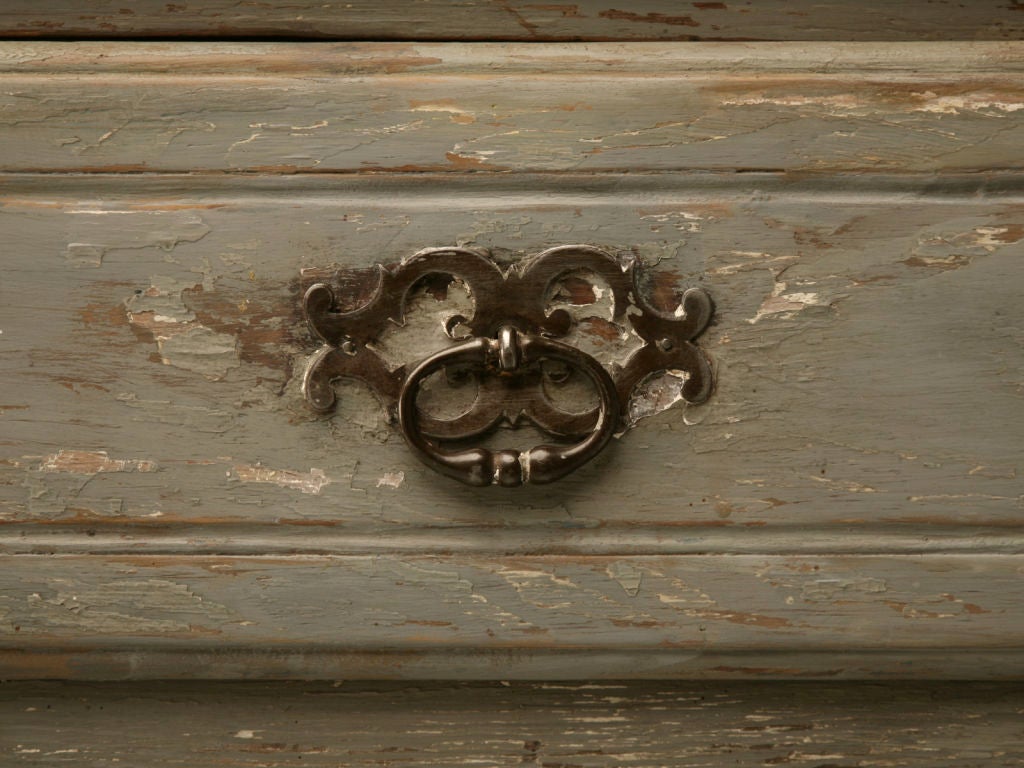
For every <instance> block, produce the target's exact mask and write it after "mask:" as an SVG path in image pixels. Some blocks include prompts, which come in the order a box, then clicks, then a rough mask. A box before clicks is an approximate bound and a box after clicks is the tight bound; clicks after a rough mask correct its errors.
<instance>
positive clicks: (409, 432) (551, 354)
mask: <svg viewBox="0 0 1024 768" xmlns="http://www.w3.org/2000/svg"><path fill="white" fill-rule="evenodd" d="M542 358H548V359H554V360H561V361H562V362H564V363H568V364H569V365H571V366H573V367H575V368H578V369H579V370H581V371H583V373H585V374H586V375H587V376H588V377H589V378H590V380H591V382H593V384H594V386H595V387H596V388H597V391H598V394H599V396H600V400H601V404H600V406H599V408H598V415H597V419H596V421H595V424H594V428H593V430H592V431H591V433H590V435H589V436H588V437H587V438H586V439H585V440H583V441H582V442H579V443H576V444H574V445H571V446H568V447H560V446H556V445H540V446H537V447H536V448H531V449H530V450H528V451H523V452H519V451H514V450H512V451H510V450H502V451H489V450H487V449H485V448H470V449H467V450H463V451H458V452H446V451H444V450H442V449H441V448H440V447H439V446H438V445H437V444H436V443H434V442H432V441H430V440H428V439H427V438H425V437H424V435H423V432H422V431H421V429H420V427H419V424H418V419H417V413H416V395H417V394H418V393H419V387H420V383H421V382H422V381H423V380H424V379H425V378H426V377H427V376H429V375H430V374H432V373H435V372H436V371H439V370H440V369H442V368H444V367H445V366H448V365H453V364H457V363H469V364H472V365H476V366H479V367H481V368H491V369H498V370H500V371H501V372H502V373H505V374H514V373H516V372H517V371H519V370H520V368H521V367H523V366H528V365H530V364H533V363H539V362H540V361H541V359H542ZM618 414H619V396H618V394H617V393H616V391H615V382H614V381H612V377H611V376H609V375H608V372H607V371H605V369H604V368H603V367H602V366H601V364H600V363H598V362H597V361H596V360H595V359H594V358H592V357H591V356H590V355H588V354H586V353H584V352H581V351H580V350H578V349H576V348H575V347H570V346H569V345H568V344H562V343H561V342H558V341H553V340H551V339H545V338H544V337H542V336H532V335H530V334H520V333H519V332H518V331H517V330H516V329H515V328H514V327H513V326H504V327H503V328H502V329H501V330H500V331H499V332H498V338H497V339H483V338H475V339H471V340H470V341H467V342H465V343H463V344H459V345H458V346H456V347H452V348H451V349H446V350H444V351H442V352H438V353H437V354H434V355H431V356H430V357H428V358H427V359H426V360H424V361H423V362H421V363H420V364H419V365H417V366H416V367H415V368H413V370H412V371H411V372H410V373H409V375H408V376H407V377H406V380H405V383H404V384H403V385H402V391H401V394H400V395H399V398H398V423H399V425H400V426H401V428H402V434H403V435H404V436H405V439H406V441H407V442H408V443H409V446H410V447H411V448H412V449H413V451H414V452H415V453H416V455H417V456H419V457H420V459H421V460H422V461H423V462H424V463H425V464H427V465H428V466H431V467H433V468H434V469H436V470H437V471H438V472H441V473H442V474H445V475H448V476H449V477H454V478H455V479H456V480H461V481H462V482H464V483H468V484H469V485H491V484H492V483H494V484H496V485H505V486H517V485H522V484H523V483H534V484H536V485H540V484H542V483H550V482H553V481H555V480H558V479H559V478H561V477H564V476H565V475H567V474H569V473H570V472H572V471H573V470H575V469H578V468H579V467H581V466H583V465H584V464H586V463H587V462H588V461H590V460H591V459H592V458H594V456H596V455H597V454H598V453H600V452H601V449H602V448H604V447H605V446H606V445H607V444H608V441H609V440H611V439H612V435H613V434H614V433H615V427H616V426H617V425H618Z"/></svg>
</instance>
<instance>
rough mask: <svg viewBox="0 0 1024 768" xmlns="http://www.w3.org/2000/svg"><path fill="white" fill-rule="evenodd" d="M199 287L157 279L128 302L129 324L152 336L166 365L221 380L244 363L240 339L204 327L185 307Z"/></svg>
mask: <svg viewBox="0 0 1024 768" xmlns="http://www.w3.org/2000/svg"><path fill="white" fill-rule="evenodd" d="M199 287H200V286H199V285H196V284H189V283H185V282H181V281H179V280H175V279H173V278H166V277H154V278H153V279H152V284H151V285H150V286H149V287H148V288H146V289H145V290H139V291H136V293H135V294H134V295H132V296H131V297H130V298H129V299H128V300H127V301H126V302H125V306H126V309H127V314H128V322H129V323H130V324H131V325H132V326H133V327H134V328H137V329H139V330H140V331H145V332H146V333H147V335H149V336H151V338H152V340H153V341H155V342H156V345H157V350H158V352H159V355H160V361H161V362H162V363H163V364H164V365H171V366H174V367H176V368H183V369H185V370H188V371H193V372H195V373H199V374H201V375H203V376H205V377H207V378H209V379H214V380H216V379H221V378H223V377H224V376H225V375H226V374H227V373H228V371H230V370H231V369H233V368H237V367H238V366H239V365H240V364H241V360H240V354H239V348H238V339H237V338H236V337H235V336H232V335H230V334H226V333H219V332H217V331H214V330H212V329H210V328H207V327H206V326H204V325H202V324H201V323H200V322H199V321H198V319H197V318H196V315H195V313H194V312H193V311H192V310H191V309H189V307H188V306H187V305H186V304H185V299H184V296H185V292H186V291H189V290H196V289H198V288H199Z"/></svg>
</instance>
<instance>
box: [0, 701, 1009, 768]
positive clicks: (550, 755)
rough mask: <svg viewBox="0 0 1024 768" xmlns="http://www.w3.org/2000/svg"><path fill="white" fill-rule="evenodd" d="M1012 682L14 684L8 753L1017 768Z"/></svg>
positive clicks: (215, 759)
mask: <svg viewBox="0 0 1024 768" xmlns="http://www.w3.org/2000/svg"><path fill="white" fill-rule="evenodd" d="M1022 704H1024V702H1022V699H1021V694H1020V691H1019V689H1018V688H1017V687H1016V686H1013V685H979V684H973V685H971V684H948V683H946V684H936V683H932V684H903V685H900V686H899V687H881V686H878V685H866V684H855V683H848V684H845V685H830V684H824V683H815V684H807V683H801V684H776V685H765V684H749V683H748V684H736V683H728V684H722V683H716V684H713V685H693V684H690V685H687V686H678V685H677V686H669V685H665V684H663V683H662V684H655V683H590V684H576V685H574V684H565V683H516V682H512V683H505V684H498V683H491V684H461V685H460V684H444V683H429V684H427V683H423V684H416V685H410V684H381V683H378V684H373V685H369V684H365V683H364V684H360V683H353V682H345V683H333V684H332V683H317V684H301V683H292V684H280V683H278V684H266V683H263V684H257V683H247V684H239V683H234V684H232V683H219V684H216V685H211V684H203V685H201V686H200V685H195V684H182V683H147V684H145V685H141V684H134V685H131V684H123V683H122V684H114V685H110V684H106V685H104V684H92V685H86V684H77V685H54V684H45V683H20V684H6V685H3V686H0V712H2V717H3V721H4V725H5V727H4V729H3V730H2V731H0V755H2V759H3V761H4V763H5V764H6V765H12V766H21V765H26V766H32V765H38V766H49V765H54V766H56V765H68V764H72V765H75V764H79V765H85V764H88V765H107V764H113V763H114V762H115V761H117V762H119V763H120V764H122V765H138V764H140V763H144V764H145V765H148V766H172V765H174V766H177V765H182V764H187V765H190V766H197V767H199V768H204V767H205V766H222V765H238V766H265V767H267V768H276V767H277V766H285V765H287V766H294V765H300V764H301V765H312V766H337V765H345V766H380V765H407V766H424V767H425V766H443V767H444V768H448V767H449V766H480V765H485V766H498V765H500V766H505V765H528V766H546V767H547V768H554V767H555V766H570V765H571V766H580V768H597V767H598V766H608V765H616V766H630V767H631V768H655V767H656V766H657V767H662V768H663V767H664V766H691V767H693V768H696V767H697V766H722V765H728V766H738V767H741V768H754V766H757V767H758V768H761V767H762V766H772V765H783V766H789V765H810V766H890V765H898V766H907V767H909V768H934V767H935V766H954V765H955V766H974V767H977V766H993V767H994V766H1014V765H1019V764H1021V762H1022V761H1024V738H1022V736H1021V729H1020V709H1021V706H1022Z"/></svg>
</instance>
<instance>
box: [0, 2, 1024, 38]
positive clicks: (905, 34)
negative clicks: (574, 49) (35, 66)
mask: <svg viewBox="0 0 1024 768" xmlns="http://www.w3.org/2000/svg"><path fill="white" fill-rule="evenodd" d="M126 6H127V7H126ZM1020 16H1021V14H1020V6H1019V5H1018V4H1017V3H1015V2H1013V0H971V2H969V3H956V2H932V1H930V0H902V1H901V2H899V3H892V2H883V1H882V0H867V1H863V0H862V1H861V2H856V3H850V2H839V1H838V0H829V1H828V2H820V1H812V0H753V1H751V0H742V1H739V0H736V1H734V2H679V0H630V2H622V3H614V2H612V1H611V0H577V2H574V3H565V2H555V3H537V2H530V1H529V0H500V1H499V2H494V1H493V0H433V1H432V2H408V0H376V1H374V0H353V1H351V2H350V1H349V0H344V1H342V0H337V1H335V2H324V0H290V2H288V3H260V4H256V3H238V2H233V1H232V0H203V2H196V1H195V0H181V1H180V2H174V3H168V2H165V1H164V0H135V1H134V2H132V3H130V4H128V3H125V2H123V1H122V0H116V1H115V0H92V2H90V3H89V4H88V6H86V7H83V6H82V5H81V4H80V3H77V2H74V0H44V1H42V2H41V1H40V0H5V2H4V5H3V9H2V10H0V35H4V36H7V37H17V38H26V39H31V38H39V37H42V38H68V37H70V38H83V37H94V38H112V37H115V38H132V37H186V38H191V37H212V38H223V37H225V36H239V37H250V38H251V37H267V38H272V37H275V36H283V37H304V38H308V39H311V40H317V39H325V38H326V39H329V38H341V39H348V40H352V39H364V40H410V39H415V40H530V41H543V40H654V39H657V40H677V41H694V40H822V41H828V42H834V41H837V40H871V41H880V40H889V41H916V40H958V41H960V40H1013V39H1020V38H1021V36H1022V35H1024V21H1022V20H1021V18H1020Z"/></svg>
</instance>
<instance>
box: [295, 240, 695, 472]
mask: <svg viewBox="0 0 1024 768" xmlns="http://www.w3.org/2000/svg"><path fill="white" fill-rule="evenodd" d="M570 273H588V274H591V275H594V276H595V277H596V278H600V280H601V281H602V282H604V283H605V284H607V286H608V287H609V288H610V290H611V293H612V302H613V310H612V314H613V318H614V319H615V320H618V321H622V322H623V323H625V322H626V321H627V318H628V323H629V324H630V325H631V326H632V328H633V330H634V331H635V332H636V334H637V335H638V336H639V337H640V338H641V339H642V340H643V341H644V342H645V343H644V345H643V346H642V347H640V348H639V349H637V350H636V351H635V352H634V353H633V354H632V355H631V356H630V357H629V358H628V359H627V360H626V361H625V362H624V363H623V364H622V365H619V366H614V369H613V371H611V372H609V371H607V370H606V369H605V368H604V367H603V366H602V365H601V364H600V363H598V362H597V360H595V359H594V358H593V357H592V356H590V355H588V354H586V353H585V352H583V351H582V350H580V349H577V348H575V347H572V346H570V345H568V344H565V343H563V342H561V341H557V340H556V339H558V338H563V337H565V336H566V335H567V334H568V333H569V332H570V331H571V330H572V325H573V319H572V316H571V314H570V313H569V312H567V311H566V310H565V309H561V308H556V309H551V308H550V307H549V306H548V305H549V304H550V302H549V296H550V293H551V289H552V286H553V285H554V284H555V283H556V281H558V280H559V279H561V278H563V277H565V276H566V275H567V274H570ZM435 274H441V275H449V276H452V277H455V278H458V279H460V280H462V281H463V282H464V283H465V284H466V285H467V287H468V288H469V290H470V291H471V294H472V296H473V299H474V304H475V309H474V313H473V317H472V318H465V317H462V316H456V317H454V318H451V319H450V320H449V321H448V323H447V325H446V332H447V333H448V335H449V336H450V337H451V338H453V339H456V336H455V331H456V329H457V327H459V326H462V327H464V328H466V329H468V330H469V333H470V337H471V338H469V340H468V341H460V343H458V344H455V345H454V346H451V347H449V348H447V349H443V350H441V351H439V352H436V353H434V354H431V355H429V356H427V357H426V358H425V359H424V360H422V361H420V362H418V363H415V364H413V365H409V366H401V367H399V368H397V369H395V370H391V369H389V367H388V366H387V365H386V364H385V362H384V360H383V359H382V358H381V357H380V356H379V355H377V354H376V353H375V352H374V350H373V346H372V345H373V342H374V340H375V339H376V338H377V337H378V336H379V334H380V333H381V330H382V328H384V327H385V324H386V323H390V322H394V323H398V324H401V323H402V322H403V321H404V318H405V312H406V303H407V299H408V295H409V292H410V290H411V289H412V287H413V286H414V285H416V284H417V283H418V282H420V281H421V280H422V279H423V278H425V277H428V276H430V275H435ZM377 277H378V284H377V288H376V291H375V292H374V294H373V297H372V298H371V299H370V301H369V302H367V303H366V304H365V305H364V306H362V307H360V308H358V309H355V310H352V311H350V312H342V311H339V310H338V309H337V305H336V302H335V296H334V292H333V291H332V289H331V288H330V287H329V286H328V285H327V284H325V283H317V284H315V285H313V286H311V287H310V288H309V290H307V291H306V294H305V297H304V308H305V312H306V319H307V321H308V323H309V326H310V329H311V330H312V332H313V334H314V335H315V336H317V337H318V338H320V339H321V340H323V341H324V342H325V345H324V346H323V347H322V348H321V349H320V350H319V351H318V352H317V353H316V354H315V355H314V356H313V357H312V359H311V360H310V362H309V364H308V366H307V368H306V373H305V377H304V379H303V391H304V393H305V396H306V399H307V400H308V402H309V403H310V405H311V406H312V407H313V408H314V409H315V410H317V411H320V412H327V411H329V410H330V409H331V408H332V407H333V405H334V402H335V394H334V388H333V386H332V382H334V381H335V380H337V379H339V378H342V377H350V378H356V379H360V380H362V381H364V382H366V383H367V384H368V385H369V386H370V387H371V388H372V389H373V390H374V391H375V392H376V393H377V395H378V397H380V399H381V400H382V401H383V402H384V404H385V407H387V408H388V411H389V413H390V414H392V415H393V416H395V417H396V418H397V423H398V426H399V427H400V428H401V430H402V434H403V436H404V437H405V439H406V442H408V444H409V446H410V447H411V448H412V450H413V452H414V453H415V454H416V455H417V456H418V457H419V458H420V460H422V461H423V462H424V463H426V464H427V465H429V466H431V467H433V468H434V469H436V470H438V471H440V472H442V473H443V474H446V475H449V476H450V477H454V478H456V479H457V480H461V481H462V482H465V483H469V484H470V485H491V484H498V485H505V486H516V485H521V484H523V483H533V484H540V483H549V482H552V481H554V480H557V479H559V478H561V477H563V476H565V475H566V474H568V473H570V472H572V471H574V470H575V469H577V468H579V467H580V466H582V465H583V464H585V463H586V462H588V461H589V460H590V459H592V458H593V457H594V456H595V455H597V454H598V453H599V452H600V451H601V450H602V449H603V448H604V447H605V446H606V445H607V444H608V441H609V440H610V439H611V437H612V435H613V434H614V433H615V431H616V430H617V429H618V428H619V427H620V426H622V425H623V424H625V423H626V420H627V418H628V413H627V408H628V404H629V400H630V396H631V395H632V393H633V389H634V387H635V386H636V385H637V384H638V383H640V382H641V381H643V380H644V379H646V378H647V377H648V376H650V375H651V374H652V373H656V372H658V371H664V370H673V371H681V372H682V373H683V374H685V376H686V380H685V383H684V384H683V386H682V391H681V395H682V397H683V399H684V400H686V401H687V402H689V403H700V402H703V401H704V400H706V399H707V398H708V396H709V395H710V393H711V387H712V377H711V368H710V365H709V364H708V361H707V359H706V358H705V356H704V354H703V353H702V352H701V350H700V349H699V348H698V347H697V346H696V345H695V344H694V343H693V340H694V339H695V338H696V337H697V336H698V335H699V334H700V333H701V332H702V331H703V330H704V328H705V327H706V326H707V324H708V322H709V320H710V319H711V313H712V304H711V299H710V298H709V297H708V295H707V293H705V292H704V291H703V290H701V289H699V288H691V289H689V290H687V291H686V292H685V293H684V295H683V298H682V302H681V305H680V311H677V313H676V314H674V315H666V314H665V313H662V312H658V311H656V310H655V309H653V308H652V307H651V306H650V305H649V304H648V303H647V302H646V301H644V300H643V298H642V296H641V292H640V288H639V285H638V270H637V267H636V263H635V262H634V261H633V260H627V261H625V262H623V261H620V260H619V259H618V258H616V257H615V256H613V255H611V254H609V253H608V252H606V251H604V250H601V249H600V248H595V247H593V246H588V245H567V246H560V247H557V248H551V249H549V250H546V251H544V252H543V253H541V254H539V255H538V256H536V257H534V258H533V259H530V260H528V261H526V262H523V263H521V264H517V265H514V266H512V267H508V268H505V269H503V268H502V267H501V266H499V265H498V264H497V263H496V262H494V261H493V260H492V259H491V258H489V257H488V256H486V255H484V254H483V253H480V252H478V251H474V250H470V249H467V248H432V249H428V250H424V251H420V252H419V253H416V254H415V255H413V256H412V257H410V258H409V259H407V260H405V261H403V262H402V263H401V264H399V265H397V266H395V267H384V266H381V265H378V267H377ZM630 307H633V308H635V309H634V312H632V313H629V314H628V315H627V309H629V308H630ZM542 360H554V361H558V362H560V363H563V364H565V365H567V366H569V368H570V369H574V370H577V371H579V372H581V373H582V374H584V375H585V376H586V377H587V378H588V379H589V380H590V382H591V383H592V384H593V386H594V388H595V389H596V391H597V393H598V396H599V403H600V404H599V405H598V406H597V407H596V408H594V409H592V410H591V411H589V412H586V413H568V412H563V411H561V410H559V409H558V408H556V407H555V406H554V405H552V404H551V402H550V401H549V400H548V399H547V397H546V396H545V395H544V394H543V392H542V391H541V386H540V384H541V380H542V377H543V373H542V371H541V367H540V362H541V361H542ZM467 365H468V366H470V367H472V368H475V369H476V370H478V371H480V372H481V373H482V375H481V378H480V386H479V391H478V394H477V397H476V400H475V402H474V404H473V406H472V407H471V408H470V409H469V410H468V411H466V412H465V413H463V414H461V415H460V416H458V417H456V418H454V419H448V420H444V419H438V418H434V417H431V416H429V415H428V414H425V413H422V412H421V411H419V409H418V408H417V406H416V398H417V395H418V393H419V390H420V385H421V384H422V382H423V381H424V380H425V379H426V378H428V377H429V376H430V375H432V374H434V373H436V372H438V371H441V370H442V369H445V370H447V369H450V368H451V367H453V366H467ZM522 419H525V420H527V421H529V422H531V423H532V424H534V425H535V426H537V427H538V428H539V429H540V430H542V431H544V432H546V433H548V434H551V435H553V436H556V437H559V438H572V439H576V440H577V442H575V443H572V444H570V445H568V446H555V445H542V446H538V447H535V448H532V449H530V450H527V451H516V450H498V451H491V450H487V449H484V448H469V449H458V450H451V449H446V448H444V447H442V446H441V444H440V443H441V441H446V440H447V441H453V440H465V439H467V438H471V437H476V436H479V435H481V434H483V433H486V432H489V431H490V430H492V429H493V428H494V427H496V426H497V425H498V424H499V423H501V422H503V421H505V422H508V423H510V424H512V425H515V424H517V423H518V422H519V421H520V420H522Z"/></svg>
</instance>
